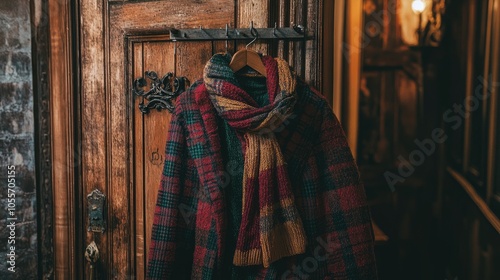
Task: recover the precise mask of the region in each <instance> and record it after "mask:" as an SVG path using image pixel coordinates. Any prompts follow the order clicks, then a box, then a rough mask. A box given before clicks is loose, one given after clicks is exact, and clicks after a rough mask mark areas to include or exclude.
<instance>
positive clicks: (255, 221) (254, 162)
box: [203, 54, 306, 267]
mask: <svg viewBox="0 0 500 280" xmlns="http://www.w3.org/2000/svg"><path fill="white" fill-rule="evenodd" d="M262 60H263V63H264V65H265V66H266V72H267V81H266V83H267V89H268V94H269V100H270V102H269V103H270V104H269V105H267V106H265V107H260V108H259V106H258V105H257V103H256V102H255V101H254V100H253V99H252V97H251V96H250V95H249V94H248V93H247V92H245V91H244V90H243V89H241V88H240V87H239V83H238V80H237V79H236V77H235V74H234V73H233V72H232V70H231V68H229V61H230V57H229V55H224V54H216V55H214V56H213V57H212V59H211V60H210V61H209V62H208V63H207V65H206V66H205V70H204V75H203V78H204V83H205V86H206V88H207V90H208V92H209V96H210V99H211V100H212V103H213V104H214V107H215V108H216V110H217V112H218V114H219V115H220V116H221V117H222V118H223V119H225V120H226V121H227V122H228V124H229V125H230V126H231V127H232V128H234V129H235V130H237V131H240V132H242V133H244V139H245V143H244V144H245V145H244V147H245V152H244V164H245V166H244V170H243V198H242V205H243V207H242V220H241V225H240V230H239V233H238V239H237V242H236V251H235V254H234V258H233V263H234V265H237V266H247V265H257V264H262V265H263V266H264V267H269V265H270V264H271V263H272V262H274V261H276V260H278V259H281V258H283V257H286V256H292V255H297V254H302V253H304V252H305V248H306V236H305V232H304V228H303V226H302V221H301V219H300V216H299V214H298V212H297V208H296V206H295V204H294V197H293V193H292V190H291V184H290V181H289V178H288V174H287V170H286V163H285V162H284V158H283V155H282V153H281V150H280V146H279V144H278V141H277V140H276V138H275V136H274V134H273V131H274V130H275V129H277V128H278V127H279V126H280V125H281V124H282V123H283V121H284V120H286V118H287V117H289V116H290V115H291V114H292V111H293V107H294V105H295V103H296V96H295V83H296V81H295V79H294V76H293V74H292V72H291V70H290V67H289V66H288V64H287V63H286V62H285V61H284V60H282V59H273V58H271V57H269V56H264V57H263V58H262Z"/></svg>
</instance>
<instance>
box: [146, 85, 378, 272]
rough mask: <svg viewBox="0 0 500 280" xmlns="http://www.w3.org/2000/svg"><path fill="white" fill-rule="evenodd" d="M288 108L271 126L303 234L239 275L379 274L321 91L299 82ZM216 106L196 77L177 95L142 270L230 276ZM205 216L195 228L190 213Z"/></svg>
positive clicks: (349, 160) (360, 194)
mask: <svg viewBox="0 0 500 280" xmlns="http://www.w3.org/2000/svg"><path fill="white" fill-rule="evenodd" d="M296 90H297V96H298V100H297V105H296V106H295V108H294V113H293V114H292V116H291V117H290V118H289V119H287V120H286V121H285V122H284V125H282V127H279V128H277V129H276V130H275V132H276V137H277V139H278V142H279V144H280V147H281V149H282V153H283V156H284V157H285V160H286V163H287V168H288V174H289V176H290V181H291V182H292V188H293V192H294V195H295V202H296V205H297V208H298V209H299V213H300V215H301V219H302V221H303V226H304V230H305V232H306V234H307V242H308V243H307V250H306V253H304V254H302V255H298V256H293V257H287V258H284V259H282V260H279V261H276V262H275V263H272V264H271V266H270V267H268V268H264V267H263V266H249V267H243V268H242V270H243V271H244V275H243V276H242V277H241V279H376V278H377V276H376V266H375V259H374V253H373V232H372V228H371V222H370V213H369V209H368V206H367V202H366V197H365V192H364V188H363V186H362V184H361V182H360V177H359V173H358V169H357V166H356V164H355V161H354V159H353V157H352V155H351V152H350V149H349V147H348V145H347V141H346V137H345V134H344V132H343V130H342V128H341V126H340V123H339V121H338V120H337V119H336V117H335V116H334V114H333V112H332V109H331V108H330V107H329V106H328V104H327V102H326V101H325V99H324V98H323V97H322V96H321V95H320V94H318V93H316V92H315V91H314V90H312V89H311V88H310V87H309V86H307V85H305V84H304V83H302V82H298V83H297V89H296ZM218 118H219V116H218V115H217V113H216V111H215V109H214V107H213V105H212V103H211V101H210V99H209V97H208V95H207V94H206V90H205V89H204V85H203V82H202V81H197V82H196V83H195V84H194V85H193V86H191V88H190V89H189V90H188V91H186V92H184V93H183V94H181V95H180V96H179V97H178V99H177V104H176V109H175V112H174V115H173V116H172V119H171V123H170V128H169V132H168V139H167V144H166V149H165V153H166V157H165V164H164V169H163V175H162V179H161V185H160V189H159V193H158V199H157V204H156V210H155V214H154V223H153V232H152V240H151V247H150V253H149V259H148V260H149V262H148V271H147V278H148V279H175V280H177V279H228V276H227V275H224V272H223V271H224V269H225V268H224V267H223V261H222V260H223V258H227V257H229V258H231V259H232V256H225V255H224V254H225V253H224V241H225V239H226V232H227V229H226V220H227V215H228V213H226V211H227V209H226V207H225V203H224V187H226V186H227V185H228V184H227V180H225V179H227V178H228V176H227V170H225V163H224V162H222V156H221V152H220V151H221V141H220V138H219V137H220V136H219V131H218V126H217V122H218ZM200 220H203V221H207V220H208V221H210V223H203V224H209V225H210V226H209V227H205V228H200V227H199V226H197V225H198V224H199V223H197V221H200Z"/></svg>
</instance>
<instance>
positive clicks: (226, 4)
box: [55, 0, 331, 279]
mask: <svg viewBox="0 0 500 280" xmlns="http://www.w3.org/2000/svg"><path fill="white" fill-rule="evenodd" d="M292 2H293V3H292ZM321 7H322V4H321V1H265V0H251V1H250V0H246V1H244V0H241V1H232V0H204V1H194V0H193V1H187V0H186V1H173V0H165V1H153V0H152V1H123V0H120V1H118V0H108V1H106V0H102V1H95V0H81V1H80V3H79V6H78V9H76V10H77V13H78V15H79V16H78V17H77V18H78V19H79V20H78V22H77V23H76V25H77V26H78V28H77V29H78V30H79V42H78V50H79V55H80V58H79V61H77V62H76V64H77V68H78V71H79V74H80V86H79V88H78V89H77V90H76V95H77V96H76V100H77V105H78V106H77V107H78V108H79V110H77V111H79V112H80V116H79V117H76V121H77V122H76V128H75V129H76V130H77V133H76V135H79V136H77V137H76V138H77V139H76V141H79V142H80V146H81V165H80V166H79V167H80V170H79V171H78V172H80V176H79V178H80V182H79V184H80V186H79V187H77V188H80V190H81V191H77V193H79V195H76V196H75V197H76V199H75V201H76V202H75V204H76V205H75V206H74V208H75V209H78V210H76V211H74V212H75V213H76V215H77V217H76V226H74V227H71V226H70V227H69V230H68V231H69V234H70V236H72V237H73V238H74V240H75V249H74V250H73V251H72V253H74V254H75V255H76V256H73V259H74V262H71V261H70V262H68V265H69V266H75V267H74V268H73V269H68V271H69V272H68V271H66V270H64V268H56V270H57V269H59V273H58V272H57V271H56V274H57V275H65V276H68V277H71V278H78V279H88V278H89V277H90V273H89V269H90V268H89V264H88V263H87V262H86V261H85V259H84V258H83V253H84V252H83V251H84V249H85V248H86V247H87V245H88V244H90V243H91V242H92V241H95V242H96V244H97V246H98V249H99V252H100V259H99V261H98V262H97V263H96V265H95V270H96V276H97V279H136V278H137V279H143V278H144V275H145V270H146V267H147V263H146V262H147V256H148V248H149V242H150V237H151V228H152V218H153V212H154V207H155V203H156V196H157V190H158V187H159V181H160V175H161V173H162V168H163V157H164V147H165V140H166V136H167V135H166V134H167V131H168V125H169V120H170V117H171V114H170V113H169V112H168V111H165V110H164V111H161V112H158V111H151V112H150V113H149V114H145V115H144V114H142V113H141V112H140V110H139V109H138V105H139V102H140V101H141V99H140V98H137V97H134V96H133V95H132V93H131V92H132V82H133V80H134V79H135V78H138V77H142V76H144V72H145V71H155V72H156V73H157V74H158V75H160V76H163V75H164V74H166V73H167V72H174V73H175V75H176V76H186V77H187V78H188V79H189V80H191V81H195V80H196V79H198V78H200V77H201V76H202V71H203V67H204V65H205V63H206V62H207V61H208V60H209V59H210V57H211V56H212V54H213V53H214V52H218V51H225V45H224V42H222V43H217V44H214V45H212V43H211V42H177V43H174V42H171V41H169V35H168V34H169V33H168V32H169V30H170V29H171V28H197V27H199V26H203V27H204V28H223V27H224V26H225V24H226V23H229V25H230V26H235V25H236V27H247V26H249V24H250V21H253V22H254V25H255V26H256V27H269V26H272V25H274V21H276V22H278V24H279V25H280V26H290V23H291V22H295V23H298V24H306V23H307V24H308V26H307V27H308V28H309V30H312V31H313V33H314V34H315V35H317V34H321V30H322V29H321V28H322V25H321V18H322V13H321V12H320V11H321ZM271 22H273V24H271ZM174 44H176V45H174ZM232 47H233V46H230V48H232ZM256 48H257V49H258V50H259V51H261V52H263V53H269V54H271V55H274V56H276V55H279V56H281V57H284V58H286V59H288V60H289V61H290V63H291V64H292V65H293V66H295V69H296V70H297V73H298V74H299V75H301V76H302V77H303V78H304V79H305V80H307V81H309V82H310V83H312V84H313V85H315V86H317V87H320V89H321V86H322V84H321V75H322V74H323V72H322V65H323V64H322V63H321V59H320V58H321V57H322V53H321V52H322V51H323V49H324V48H322V47H321V46H320V44H318V40H317V38H315V39H314V40H310V41H308V42H299V43H280V44H271V45H270V44H267V43H266V44H264V43H261V44H256ZM174 49H175V53H174ZM330 49H331V48H325V51H329V50H330ZM318 62H319V63H318ZM325 75H330V76H331V73H328V72H327V73H326V74H325ZM55 188H57V187H55ZM95 189H98V190H100V191H101V192H102V193H103V194H104V195H105V196H106V201H105V206H104V208H105V212H104V217H105V220H106V224H107V225H106V230H105V232H104V233H93V232H88V231H87V226H88V218H87V215H88V214H89V213H88V210H87V202H86V196H87V194H89V193H91V192H92V191H93V190H95ZM56 191H57V190H56ZM71 229H74V231H75V232H72V230H71ZM56 242H57V241H56ZM72 253H70V255H71V254H72ZM57 257H58V256H57V255H56V258H57ZM58 263H62V262H60V261H59V262H58ZM67 279H69V278H67Z"/></svg>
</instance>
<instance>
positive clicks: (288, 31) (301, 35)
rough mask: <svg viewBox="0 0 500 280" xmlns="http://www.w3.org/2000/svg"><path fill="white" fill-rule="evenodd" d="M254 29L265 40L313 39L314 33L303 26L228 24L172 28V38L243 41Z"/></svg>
mask: <svg viewBox="0 0 500 280" xmlns="http://www.w3.org/2000/svg"><path fill="white" fill-rule="evenodd" d="M252 30H253V31H256V32H257V34H258V39H259V40H260V39H263V40H290V41H294V40H307V39H312V38H313V36H312V34H309V35H308V34H306V30H305V28H304V27H303V26H300V25H298V26H293V27H281V28H277V27H274V28H253V27H251V28H235V29H231V28H229V27H228V26H227V25H226V28H225V29H204V28H202V27H200V28H194V29H172V30H170V39H171V40H172V41H227V40H231V41H235V40H237V41H241V40H251V39H254V38H255V36H254V35H253V34H252Z"/></svg>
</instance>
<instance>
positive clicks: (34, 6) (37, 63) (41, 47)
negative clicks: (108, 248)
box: [30, 0, 83, 279]
mask: <svg viewBox="0 0 500 280" xmlns="http://www.w3.org/2000/svg"><path fill="white" fill-rule="evenodd" d="M30 4H31V6H30V8H31V21H32V25H31V26H32V38H33V41H32V52H33V83H34V100H35V101H34V102H35V109H34V111H35V112H34V114H35V118H36V121H35V151H36V156H35V159H36V182H37V183H36V185H37V223H38V259H39V262H38V277H39V278H40V279H77V278H78V277H77V275H81V273H80V272H79V271H78V270H79V266H78V265H77V263H78V262H81V261H83V256H82V255H81V254H82V252H83V248H77V245H76V244H77V243H76V240H77V238H79V236H80V235H81V230H79V229H80V228H81V222H80V221H81V219H79V218H78V217H80V214H79V213H80V209H79V207H77V206H78V205H77V204H76V202H77V201H79V198H80V197H81V193H80V192H81V188H80V187H79V186H80V184H79V177H78V174H79V172H78V169H79V166H80V164H79V162H80V158H79V153H78V152H77V151H79V148H78V146H77V145H78V141H77V139H78V135H77V131H76V130H75V129H74V128H75V124H76V123H77V122H78V118H79V113H78V108H79V104H78V99H77V98H76V93H77V88H78V81H79V70H78V69H79V68H78V59H77V58H78V56H77V55H78V47H77V43H78V41H79V40H78V30H79V27H78V17H76V16H75V15H78V3H77V1H62V0H31V3H30Z"/></svg>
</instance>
